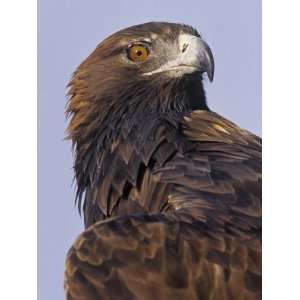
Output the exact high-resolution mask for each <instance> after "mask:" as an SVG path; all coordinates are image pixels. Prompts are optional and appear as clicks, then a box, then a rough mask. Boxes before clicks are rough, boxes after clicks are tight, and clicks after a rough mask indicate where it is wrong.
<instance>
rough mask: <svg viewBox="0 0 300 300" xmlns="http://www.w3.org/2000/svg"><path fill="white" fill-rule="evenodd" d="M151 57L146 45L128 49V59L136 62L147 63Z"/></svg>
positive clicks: (133, 46)
mask: <svg viewBox="0 0 300 300" xmlns="http://www.w3.org/2000/svg"><path fill="white" fill-rule="evenodd" d="M148 55H149V51H148V49H147V48H146V46H144V45H132V46H131V47H130V48H129V49H128V58H129V59H130V60H132V61H135V62H142V61H145V60H146V58H147V57H148Z"/></svg>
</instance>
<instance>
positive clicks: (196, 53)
mask: <svg viewBox="0 0 300 300" xmlns="http://www.w3.org/2000/svg"><path fill="white" fill-rule="evenodd" d="M178 45H179V50H180V53H179V54H178V55H177V56H176V57H175V59H173V60H171V61H169V62H167V63H166V64H164V65H162V66H161V67H159V68H158V69H156V70H154V71H151V72H148V73H144V75H152V74H155V73H160V72H165V71H175V72H173V74H175V75H174V76H176V77H178V76H181V75H184V74H190V73H194V72H201V73H207V76H208V78H209V80H210V81H213V78H214V57H213V54H212V52H211V50H210V48H209V46H208V45H207V44H206V42H205V41H203V40H202V39H201V38H199V37H196V36H194V35H190V34H181V35H179V38H178Z"/></svg>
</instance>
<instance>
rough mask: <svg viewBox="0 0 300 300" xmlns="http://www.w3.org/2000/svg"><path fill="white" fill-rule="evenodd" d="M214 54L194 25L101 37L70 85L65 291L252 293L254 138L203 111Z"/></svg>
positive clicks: (157, 299)
mask: <svg viewBox="0 0 300 300" xmlns="http://www.w3.org/2000/svg"><path fill="white" fill-rule="evenodd" d="M205 73H207V75H208V78H209V79H210V80H212V79H213V74H214V60H213V55H212V52H211V50H210V48H209V46H208V45H207V43H206V42H205V41H204V40H203V39H202V38H201V36H200V35H199V33H198V32H197V31H196V30H195V29H194V28H192V27H190V26H187V25H182V24H173V23H161V22H151V23H146V24H141V25H137V26H132V27H129V28H126V29H124V30H121V31H119V32H117V33H115V34H113V35H112V36H110V37H108V38H106V39H105V40H104V41H103V42H101V43H100V44H99V45H98V46H97V48H96V49H95V50H94V51H93V52H92V54H91V55H90V56H88V57H87V59H86V60H85V61H84V62H83V63H82V64H81V65H80V66H79V67H78V69H77V70H76V71H75V73H74V75H73V78H72V80H71V82H70V85H69V87H70V88H69V95H70V99H69V102H68V108H67V113H68V115H69V116H70V123H69V126H68V134H69V138H70V139H72V141H73V146H74V152H75V163H74V170H75V178H76V182H77V201H78V205H79V209H82V211H83V214H84V221H85V227H86V230H85V231H84V232H83V233H81V234H80V235H79V237H78V238H77V240H76V241H75V242H74V244H73V245H72V247H71V249H70V250H69V252H68V255H67V259H66V271H65V290H66V297H67V299H69V300H94V299H105V300H115V299H116V300H163V299H166V300H167V299H172V300H175V299H178V300H179V299H180V300H182V299H187V300H194V299H199V300H208V299H210V300H237V299H241V300H242V299H244V300H246V299H247V300H250V299H261V139H260V138H259V137H257V136H255V135H254V134H252V133H250V132H248V131H246V130H244V129H241V128H240V127H238V126H237V125H235V124H233V123H232V122H230V121H228V120H226V119H224V118H223V117H221V116H220V115H218V114H217V113H215V112H212V111H211V110H210V109H209V108H208V106H207V103H206V97H205V92H204V88H203V83H202V79H203V74H205Z"/></svg>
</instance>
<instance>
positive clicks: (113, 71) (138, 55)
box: [67, 22, 214, 134]
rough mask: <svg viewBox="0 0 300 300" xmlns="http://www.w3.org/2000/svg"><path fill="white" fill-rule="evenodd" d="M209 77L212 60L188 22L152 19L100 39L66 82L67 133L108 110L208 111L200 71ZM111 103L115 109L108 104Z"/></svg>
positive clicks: (210, 53)
mask: <svg viewBox="0 0 300 300" xmlns="http://www.w3.org/2000/svg"><path fill="white" fill-rule="evenodd" d="M203 73H207V75H208V78H209V79H210V80H211V81H212V79H213V75H214V59H213V55H212V52H211V50H210V48H209V46H208V45H207V43H206V42H205V41H204V40H203V39H202V38H201V36H200V34H199V33H198V32H197V31H196V30H195V29H194V28H192V27H191V26H187V25H183V24H174V23H165V22H150V23H145V24H141V25H136V26H132V27H128V28H126V29H123V30H121V31H118V32H116V33H114V34H113V35H111V36H109V37H108V38H106V39H105V40H103V41H102V42H101V43H100V44H99V45H98V46H97V47H96V49H95V50H94V51H93V52H92V53H91V54H90V55H89V56H88V57H87V58H86V59H85V60H84V62H83V63H82V64H81V65H80V66H79V67H78V69H77V70H76V71H75V72H74V75H73V78H72V80H71V82H70V84H69V87H70V89H69V95H70V101H69V104H68V109H67V112H68V113H69V114H70V115H72V118H71V122H70V126H69V132H70V133H71V134H72V133H75V132H77V131H78V130H79V129H80V128H79V127H81V126H82V125H83V123H86V122H88V123H89V122H90V121H91V118H95V114H97V115H98V117H97V119H98V118H99V117H101V116H102V117H105V115H106V114H107V113H108V110H109V108H111V109H110V113H111V112H112V110H116V111H119V112H120V110H128V109H129V110H130V108H131V109H133V107H137V106H141V107H143V109H145V110H147V111H148V112H150V111H155V112H168V111H172V110H175V111H184V110H189V109H207V105H206V100H205V93H204V90H203V86H202V75H203ZM112 107H114V108H112Z"/></svg>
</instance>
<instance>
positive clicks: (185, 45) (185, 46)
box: [182, 43, 189, 53]
mask: <svg viewBox="0 0 300 300" xmlns="http://www.w3.org/2000/svg"><path fill="white" fill-rule="evenodd" d="M188 46H189V44H187V43H184V44H183V46H182V53H184V52H185V50H186V49H187V48H188Z"/></svg>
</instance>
